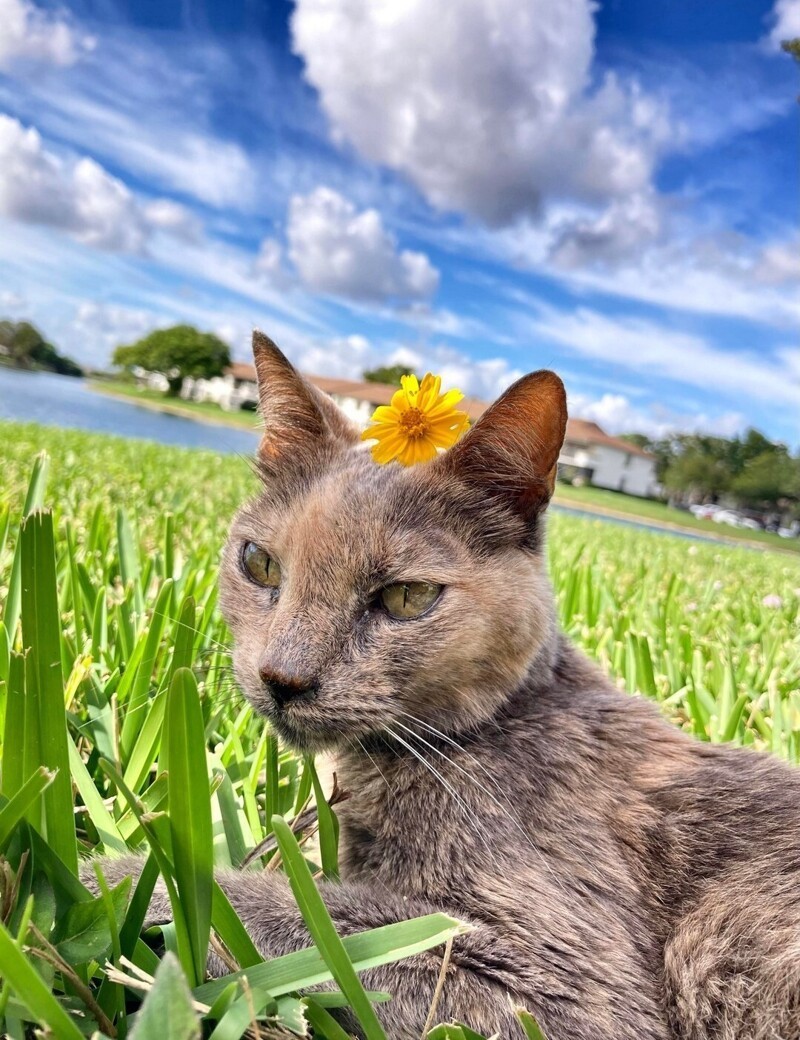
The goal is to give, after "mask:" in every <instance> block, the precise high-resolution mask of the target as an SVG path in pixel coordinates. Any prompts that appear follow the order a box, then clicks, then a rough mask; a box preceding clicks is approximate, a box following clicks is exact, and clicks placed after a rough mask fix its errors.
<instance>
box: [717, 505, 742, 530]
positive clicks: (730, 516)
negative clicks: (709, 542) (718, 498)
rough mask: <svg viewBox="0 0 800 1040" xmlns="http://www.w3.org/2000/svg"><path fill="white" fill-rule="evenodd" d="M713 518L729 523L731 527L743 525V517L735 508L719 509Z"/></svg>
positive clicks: (720, 522)
mask: <svg viewBox="0 0 800 1040" xmlns="http://www.w3.org/2000/svg"><path fill="white" fill-rule="evenodd" d="M711 519H712V520H713V521H714V523H717V524H727V525H728V526H729V527H741V526H742V517H741V516H740V515H739V514H738V513H737V512H735V511H734V510H733V509H718V510H717V511H716V512H715V513H714V515H713V516H712V517H711Z"/></svg>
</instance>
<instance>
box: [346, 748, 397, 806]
mask: <svg viewBox="0 0 800 1040" xmlns="http://www.w3.org/2000/svg"><path fill="white" fill-rule="evenodd" d="M354 740H355V741H356V743H357V744H358V746H359V747H360V748H361V750H362V752H363V753H364V754H365V755H366V756H367V758H368V759H369V760H370V762H371V763H372V764H373V766H374V767H375V769H376V770H377V771H378V773H379V774H380V777H381V779H382V780H383V782H384V783H385V784H386V789H387V790H388V792H389V794H390V795H392V796H394V790H393V789H392V785H391V784H390V783H389V781H388V780H387V779H386V775H385V773H384V772H383V770H382V769H381V767H380V766H379V765H378V763H377V762H376V761H375V759H374V758H373V757H372V755H371V754H370V753H369V750H368V749H367V747H366V745H365V744H364V742H363V741H362V740H361V738H360V737H355V738H354ZM349 743H350V746H351V747H352V742H349ZM353 750H355V749H353Z"/></svg>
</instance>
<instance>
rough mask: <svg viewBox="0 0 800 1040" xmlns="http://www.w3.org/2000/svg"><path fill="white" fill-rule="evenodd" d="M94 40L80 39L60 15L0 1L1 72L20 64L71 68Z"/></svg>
mask: <svg viewBox="0 0 800 1040" xmlns="http://www.w3.org/2000/svg"><path fill="white" fill-rule="evenodd" d="M93 47H94V40H93V39H92V38H91V37H90V36H85V35H81V34H80V33H78V32H77V31H76V29H75V28H74V26H73V25H71V24H70V23H69V22H68V21H67V20H66V18H65V17H64V16H63V15H62V14H55V13H53V12H51V11H44V10H42V9H41V8H39V7H37V6H36V5H35V4H33V3H30V0H0V70H3V71H4V72H7V71H8V70H9V69H10V68H11V67H12V66H13V65H15V64H16V63H17V62H19V61H33V62H43V63H47V64H52V65H71V64H72V63H73V62H75V61H77V60H78V58H79V57H80V55H81V53H82V52H85V51H87V50H91V49H92V48H93Z"/></svg>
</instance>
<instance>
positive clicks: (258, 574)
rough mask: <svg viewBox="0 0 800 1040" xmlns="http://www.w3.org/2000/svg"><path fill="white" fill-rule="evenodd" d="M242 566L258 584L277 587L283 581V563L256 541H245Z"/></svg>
mask: <svg viewBox="0 0 800 1040" xmlns="http://www.w3.org/2000/svg"><path fill="white" fill-rule="evenodd" d="M242 566H243V567H244V569H245V570H246V571H247V573H248V574H249V576H250V577H251V578H252V579H253V581H254V582H255V583H256V584H257V585H266V586H268V587H269V588H272V589H277V588H278V586H279V585H280V583H281V565H280V564H279V563H278V561H277V560H273V558H272V557H271V556H270V555H269V553H266V552H264V550H263V549H260V548H259V547H258V546H257V545H256V544H255V543H254V542H246V543H245V546H244V549H243V550H242Z"/></svg>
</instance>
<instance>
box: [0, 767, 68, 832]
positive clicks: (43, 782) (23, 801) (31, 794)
mask: <svg viewBox="0 0 800 1040" xmlns="http://www.w3.org/2000/svg"><path fill="white" fill-rule="evenodd" d="M54 779H55V773H53V772H52V771H51V770H49V769H47V768H46V767H45V766H39V768H38V769H37V770H36V772H35V773H34V774H33V776H32V777H31V778H30V779H29V780H28V781H27V782H26V783H24V784H23V785H22V787H20V789H19V790H18V791H17V793H16V794H15V795H14V797H13V798H11V799H9V800H8V801H7V802H6V804H5V805H4V806H3V807H2V809H0V849H2V848H3V846H4V845H5V843H6V842H7V841H8V839H9V838H10V836H11V833H12V832H13V830H14V828H15V827H16V826H17V824H18V823H19V821H20V820H21V819H22V818H23V817H24V816H25V813H26V812H27V811H28V808H29V807H30V806H31V805H32V804H33V803H34V802H35V801H36V799H37V798H39V797H40V795H41V794H42V792H43V791H44V790H45V788H47V787H48V786H49V785H50V784H51V783H52V782H53V780H54Z"/></svg>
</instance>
